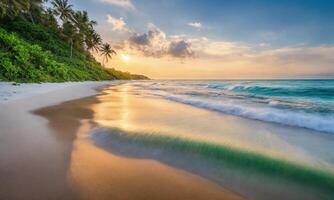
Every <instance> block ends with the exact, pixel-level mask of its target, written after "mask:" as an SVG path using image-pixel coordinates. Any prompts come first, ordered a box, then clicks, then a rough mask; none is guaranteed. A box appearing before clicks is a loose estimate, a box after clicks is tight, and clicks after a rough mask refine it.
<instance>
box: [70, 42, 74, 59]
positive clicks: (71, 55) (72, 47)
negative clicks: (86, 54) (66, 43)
mask: <svg viewBox="0 0 334 200" xmlns="http://www.w3.org/2000/svg"><path fill="white" fill-rule="evenodd" d="M72 56H73V40H71V56H70V58H71V59H72Z"/></svg>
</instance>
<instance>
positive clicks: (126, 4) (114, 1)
mask: <svg viewBox="0 0 334 200" xmlns="http://www.w3.org/2000/svg"><path fill="white" fill-rule="evenodd" d="M100 2H102V3H108V4H111V5H115V6H118V7H121V8H125V9H131V10H134V9H135V6H134V5H133V4H132V2H131V0H100Z"/></svg>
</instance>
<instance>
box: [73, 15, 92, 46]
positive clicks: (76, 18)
mask: <svg viewBox="0 0 334 200" xmlns="http://www.w3.org/2000/svg"><path fill="white" fill-rule="evenodd" d="M73 22H74V24H75V26H76V27H77V29H78V31H79V36H80V38H82V44H81V46H84V45H86V49H87V50H89V49H91V48H92V47H93V46H94V45H96V43H95V42H94V39H97V38H94V36H96V33H95V31H94V26H95V25H96V24H97V22H96V21H93V20H90V19H89V17H88V13H87V12H86V11H77V12H75V13H74V14H73Z"/></svg>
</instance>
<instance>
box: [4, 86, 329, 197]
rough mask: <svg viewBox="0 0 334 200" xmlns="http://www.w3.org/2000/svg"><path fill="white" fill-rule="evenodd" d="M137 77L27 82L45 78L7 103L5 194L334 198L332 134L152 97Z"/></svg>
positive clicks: (5, 195) (39, 195) (40, 195)
mask: <svg viewBox="0 0 334 200" xmlns="http://www.w3.org/2000/svg"><path fill="white" fill-rule="evenodd" d="M135 84H136V83H130V82H96V83H94V82H92V83H86V84H72V85H67V86H62V87H60V86H57V87H52V88H53V89H52V90H48V89H45V88H44V92H40V93H34V94H30V95H28V94H27V92H28V91H29V89H26V90H24V89H23V88H24V87H28V88H29V87H32V88H33V89H32V91H36V89H35V88H34V87H36V86H30V85H28V86H26V85H23V86H22V88H21V91H22V92H21V93H19V94H18V95H19V96H17V97H15V95H14V97H15V98H14V97H12V99H9V100H7V101H3V102H2V103H1V112H0V115H1V116H0V117H1V119H2V120H1V122H0V123H1V124H0V126H1V135H0V141H1V145H0V152H1V153H0V155H1V156H0V177H1V182H0V184H1V185H0V186H1V187H0V198H1V199H111V198H112V199H282V198H283V199H319V198H320V199H330V198H331V197H332V192H331V191H332V190H331V189H332V186H333V185H332V179H331V172H330V171H331V169H332V167H331V166H332V165H331V161H332V157H331V156H330V154H328V153H326V152H327V151H330V149H331V146H332V145H333V141H334V140H333V137H332V136H331V135H328V134H320V133H318V132H316V133H315V132H314V131H311V130H306V129H301V128H296V127H288V126H283V125H277V124H271V123H266V122H260V121H256V120H250V119H245V118H240V117H238V116H233V115H225V114H222V113H217V112H212V111H209V110H205V109H200V108H196V107H193V106H189V105H185V104H181V103H177V102H172V101H169V100H164V99H161V98H159V97H155V96H149V95H145V94H144V95H143V94H141V93H140V91H139V90H138V89H136V87H135V86H134V85H135ZM8 87H9V86H8ZM10 87H11V90H15V87H20V86H15V87H14V88H13V86H10ZM38 87H44V86H43V84H42V86H38ZM48 87H49V86H48ZM54 88H56V89H54ZM9 91H10V90H9ZM300 134H303V137H302V138H300V137H299V135H300ZM318 145H321V151H316V149H317V148H315V147H317V146H318ZM311 147H312V148H311ZM318 149H320V147H318ZM320 169H321V170H320ZM323 169H327V170H328V172H326V173H325V171H322V170H323ZM324 173H325V174H324Z"/></svg>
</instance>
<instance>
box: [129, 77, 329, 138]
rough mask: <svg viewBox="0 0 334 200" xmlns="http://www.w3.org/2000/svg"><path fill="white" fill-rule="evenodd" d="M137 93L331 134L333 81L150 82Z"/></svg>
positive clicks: (138, 86)
mask: <svg viewBox="0 0 334 200" xmlns="http://www.w3.org/2000/svg"><path fill="white" fill-rule="evenodd" d="M133 86H135V87H136V89H137V91H139V93H141V94H146V95H154V96H160V97H163V98H165V99H168V100H172V101H177V102H180V103H185V104H189V105H192V106H196V107H200V108H203V109H208V110H214V111H218V112H223V113H226V114H232V115H237V116H241V117H245V118H250V119H256V120H261V121H266V122H272V123H279V124H284V125H289V126H297V127H302V128H308V129H312V130H316V131H322V132H327V133H334V80H261V81H248V80H247V81H239V80H238V81H150V82H136V83H133Z"/></svg>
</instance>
